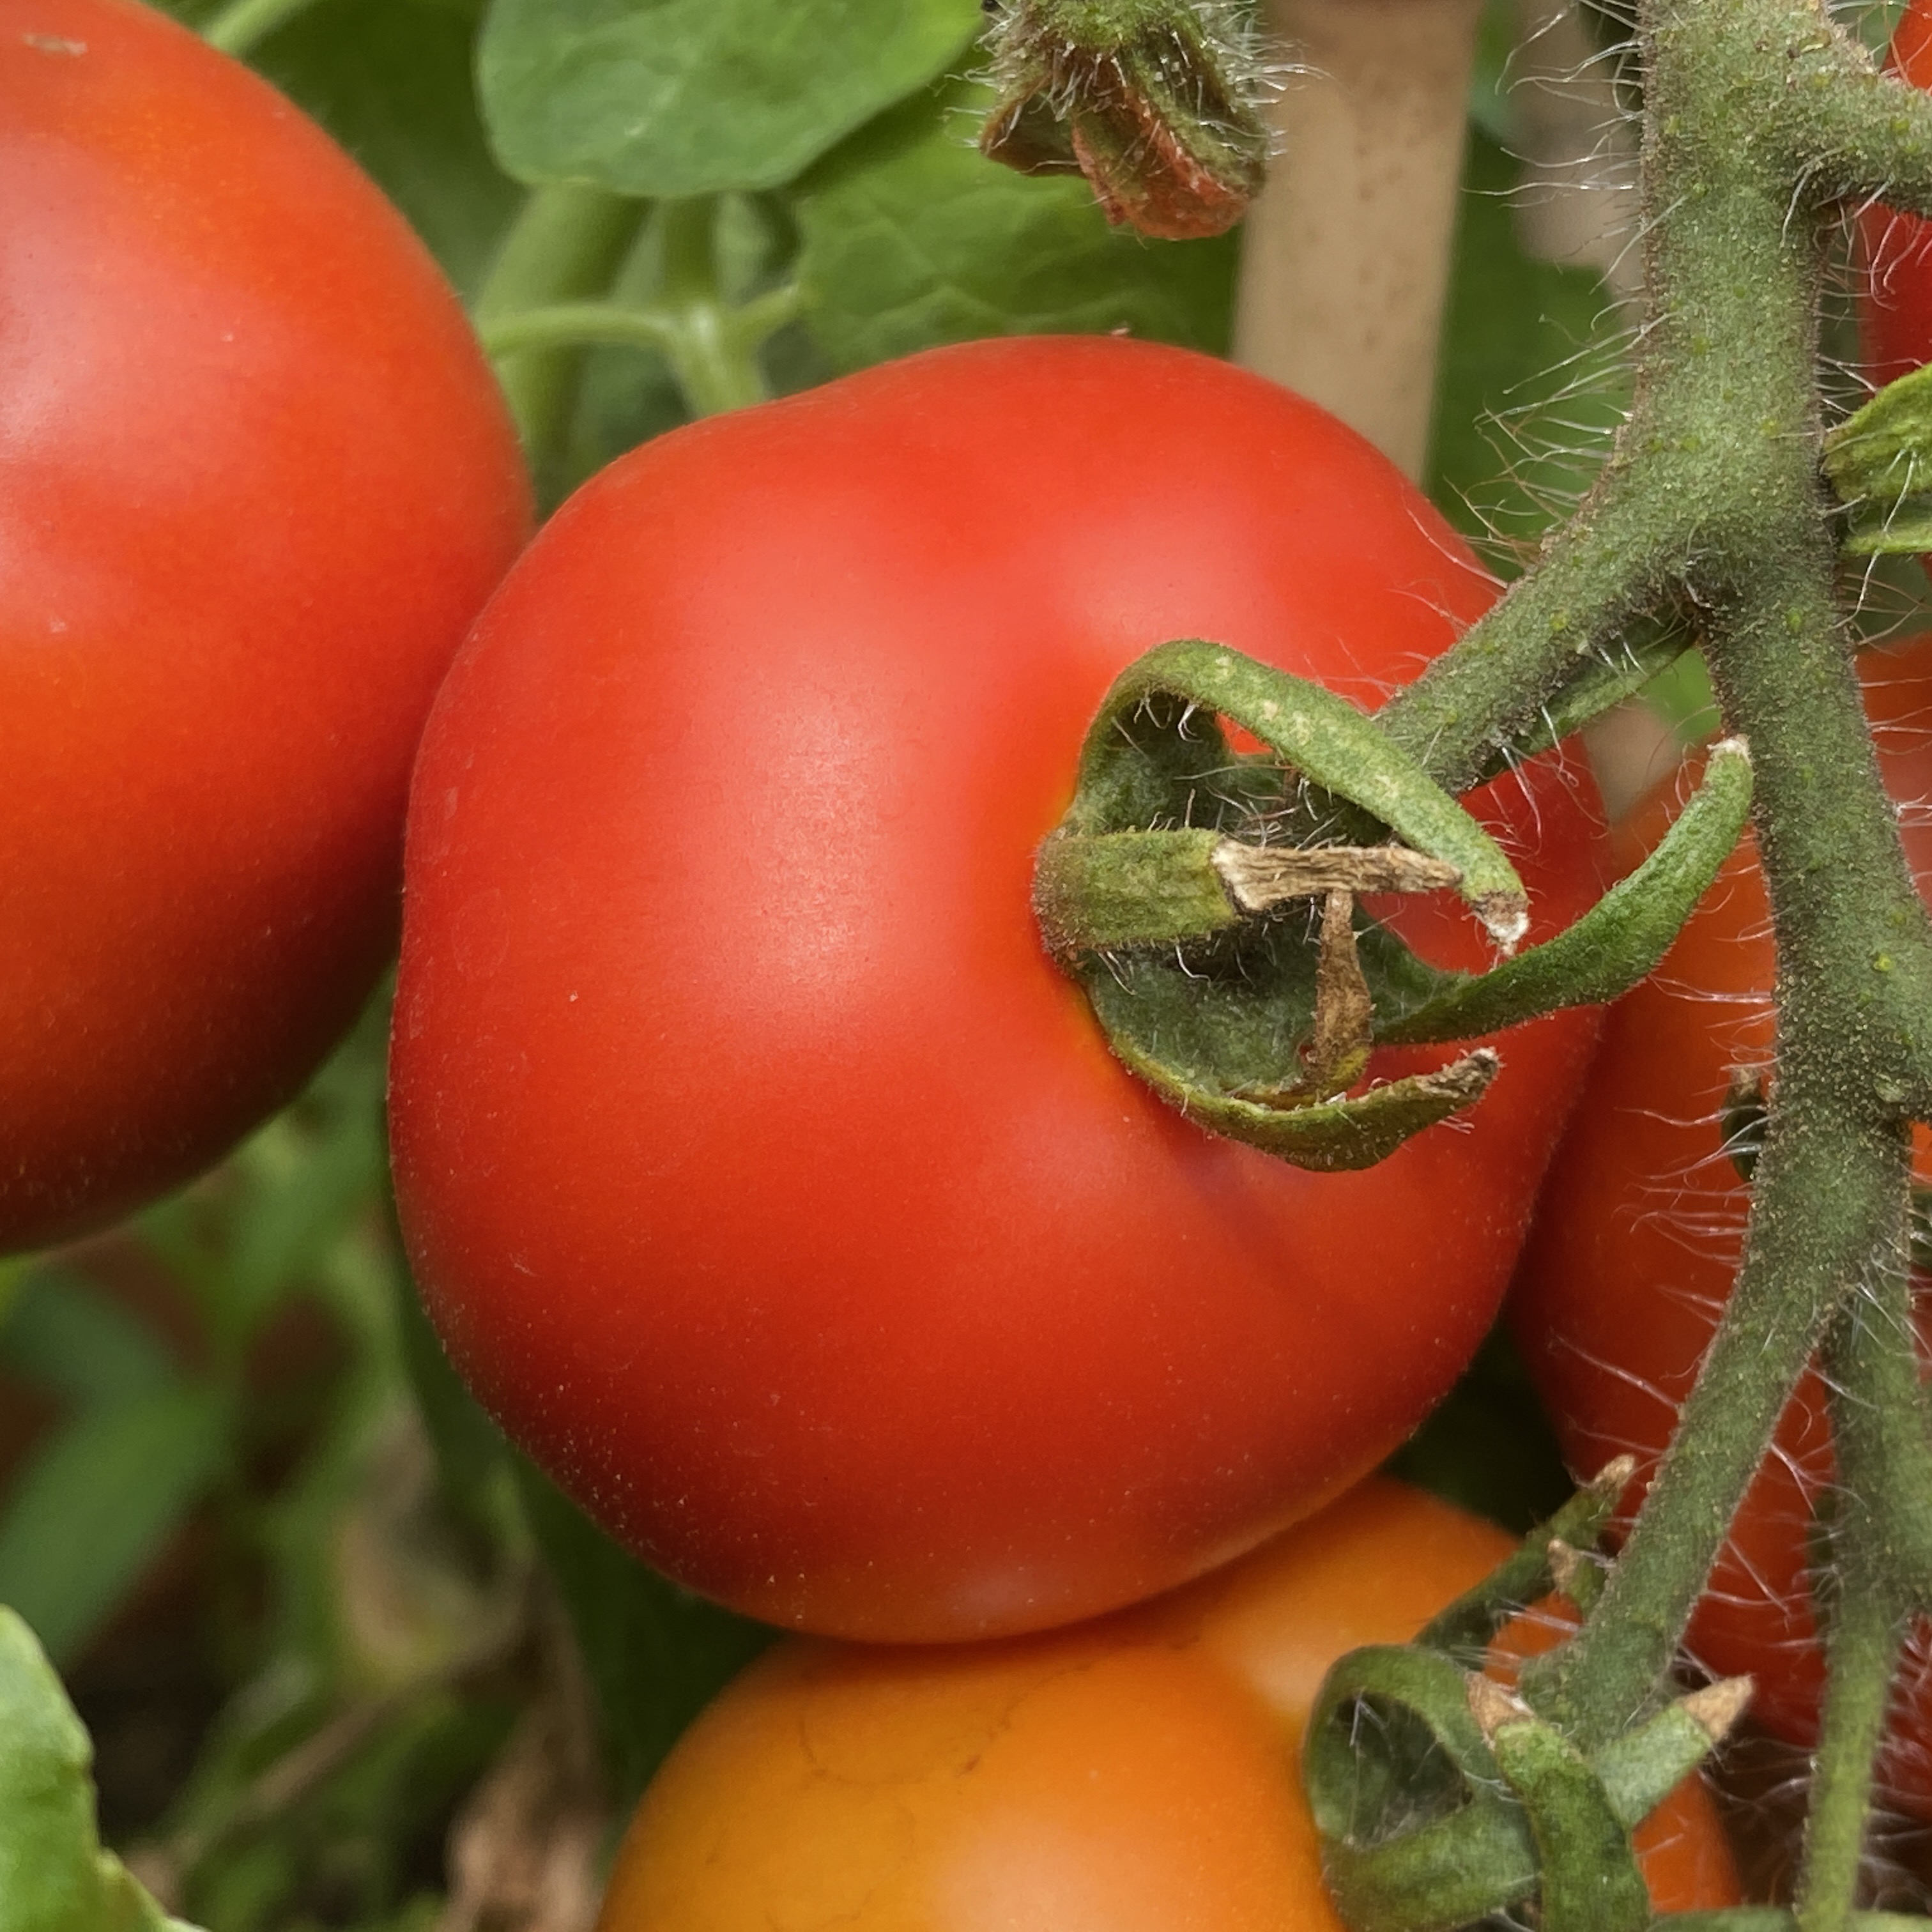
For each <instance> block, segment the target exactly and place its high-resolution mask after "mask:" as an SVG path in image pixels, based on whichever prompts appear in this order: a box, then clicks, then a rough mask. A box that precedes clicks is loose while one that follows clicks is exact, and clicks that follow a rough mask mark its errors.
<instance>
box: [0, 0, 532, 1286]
mask: <svg viewBox="0 0 1932 1932" xmlns="http://www.w3.org/2000/svg"><path fill="white" fill-rule="evenodd" d="M0 211H4V212H0V559H4V561H5V567H4V568H0V769H5V772H6V775H7V777H6V787H5V802H4V804H0V926H4V928H5V933H6V943H5V945H4V947H0V1250H5V1249H10V1248H20V1247H33V1246H36V1245H38V1244H43V1243H46V1242H49V1241H55V1240H59V1239H62V1238H65V1237H67V1236H69V1235H73V1234H74V1233H76V1232H79V1231H80V1230H81V1229H84V1228H86V1227H88V1226H92V1225H95V1224H97V1223H102V1222H105V1221H107V1220H111V1219H112V1218H113V1217H116V1216H118V1215H121V1214H125V1213H126V1212H127V1211H129V1210H130V1209H132V1208H134V1207H136V1206H137V1205H139V1204H140V1203H141V1202H143V1201H145V1199H148V1197H149V1196H152V1195H154V1194H155V1193H158V1192H159V1191H160V1190H163V1189H165V1188H167V1187H172V1186H173V1185H175V1184H176V1183H178V1182H180V1181H184V1180H186V1179H187V1178H188V1177H189V1176H190V1175H193V1173H195V1172H196V1171H197V1170H198V1169H200V1168H202V1167H203V1166H206V1165H207V1164H208V1163H209V1162H211V1161H212V1160H214V1159H215V1158H216V1157H217V1156H219V1155H220V1154H222V1153H223V1151H225V1150H226V1148H227V1147H228V1146H229V1144H230V1143H231V1142H233V1141H234V1140H235V1139H236V1138H237V1137H238V1136H240V1135H241V1134H242V1133H244V1132H245V1130H247V1129H248V1128H250V1127H253V1126H254V1124H256V1123H257V1121H260V1119H261V1118H263V1115H266V1114H267V1113H269V1112H271V1111H272V1109H275V1107H277V1106H279V1105H281V1103H283V1102H284V1101H285V1100H287V1099H289V1098H290V1096H291V1095H292V1094H293V1093H294V1092H295V1091H296V1089H297V1088H299V1086H300V1085H302V1082H303V1081H304V1080H305V1079H306V1078H307V1077H308V1075H309V1073H311V1071H312V1070H313V1069H314V1067H315V1065H316V1064H317V1061H319V1060H320V1058H321V1057H322V1056H323V1055H324V1054H325V1053H326V1052H327V1051H328V1050H329V1048H330V1047H331V1046H332V1045H333V1044H334V1043H335V1040H337V1038H338V1037H339V1036H340V1035H341V1033H342V1032H343V1031H344V1028H346V1027H347V1025H348V1024H349V1022H350V1020H351V1019H353V1017H354V1016H355V1015H356V1013H357V1011H358V1010H359V1009H360V1007H362V1004H363V1003H364V1002H365V1001H366V1000H367V999H368V997H369V995H370V993H371V991H372V989H374V984H375V982H376V978H377V974H379V973H380V971H381V969H382V967H383V963H384V962H385V960H386V959H387V958H388V956H389V950H390V948H391V947H392V944H393V943H394V940H395V929H396V922H397V887H398V872H399V866H400V859H401V835H402V819H403V808H404V799H405V794H406V790H407V782H408V776H409V769H410V760H411V757H412V756H413V752H414V750H415V747H416V738H417V736H418V734H419V732H420V730H421V729H422V721H423V718H424V717H425V714H426V713H427V712H428V708H429V702H430V699H431V696H432V694H434V691H435V689H436V686H437V681H438V679H440V676H442V673H443V669H444V667H445V666H446V664H447V663H448V661H449V658H450V655H451V654H452V652H453V651H454V650H455V647H456V645H457V643H458V640H459V639H460V637H461V636H462V634H463V630H464V629H465V628H466V626H467V625H468V623H469V620H470V619H471V618H472V616H475V612H476V610H477V608H478V606H479V605H480V604H481V602H482V601H483V599H484V597H485V596H486V595H487V594H488V592H489V591H490V588H491V587H492V586H493V584H494V583H495V582H496V579H497V578H498V577H499V576H500V575H501V574H502V571H503V570H504V568H505V566H506V565H508V562H509V561H510V559H511V557H512V556H514V554H515V552H516V550H517V547H518V545H519V544H520V541H522V538H523V535H524V534H525V532H526V526H527V522H528V518H529V503H528V498H527V493H526V486H525V483H524V481H523V473H522V466H521V463H520V459H519V457H518V455H517V448H516V443H515V440H514V435H513V433H512V431H511V425H510V423H509V421H508V417H507V416H506V414H505V410H504V409H503V407H502V402H501V400H500V398H499V396H498V395H497V393H496V386H495V383H494V382H493V379H492V377H491V375H490V371H489V368H488V367H487V365H486V364H485V362H484V360H483V358H482V356H481V353H480V352H479V350H478V348H477V346H476V344H475V340H474V338H472V335H470V332H469V328H468V326H467V325H466V323H465V321H464V320H463V314H462V311H461V310H460V308H459V307H458V303H457V302H456V299H455V296H453V295H452V293H451V291H450V290H449V288H448V287H446V285H445V284H444V283H443V279H442V278H441V276H440V275H439V273H438V272H437V269H436V267H435V266H434V263H432V262H431V260H430V258H429V257H428V254H427V253H426V252H425V251H424V250H423V248H422V247H421V246H420V245H419V244H418V243H417V242H416V239H414V237H413V236H412V235H411V234H410V233H409V231H408V230H407V228H406V227H405V226H404V224H403V222H402V220H401V217H399V216H398V214H396V213H395V211H394V210H393V209H392V208H391V207H390V206H389V204H388V202H386V201H385V200H384V199H383V196H381V194H380V193H378V192H377V190H376V189H375V187H374V186H373V185H372V184H371V183H370V182H369V181H368V180H367V179H365V178H364V176H363V175H362V174H361V173H360V172H359V171H358V170H357V169H356V167H355V166H353V163H350V160H348V159H347V157H346V156H344V154H342V153H341V151H339V150H338V148H336V147H335V145H333V144H332V142H330V141H329V139H327V138H326V136H324V135H323V134H322V133H320V130H317V128H315V127H313V126H312V125H311V124H310V123H309V122H308V121H305V119H304V118H302V115H299V113H296V110H294V109H293V108H292V107H290V105H289V104H288V103H287V101H284V100H283V99H282V98H281V96H280V95H278V94H276V93H275V91H274V90H273V89H271V88H270V87H269V86H267V85H266V83H263V82H262V81H260V80H257V78H256V77H254V75H252V74H250V73H249V72H248V70H247V69H245V68H242V67H241V66H239V65H237V64H236V62H233V61H231V60H229V59H227V58H225V57H224V56H223V55H219V54H217V53H215V52H213V51H212V50H211V49H209V48H208V46H205V45H204V44H203V43H202V42H201V41H200V40H197V39H196V37H194V36H193V34H190V33H188V32H187V31H184V29H183V28H180V27H178V26H175V25H174V24H172V23H171V22H169V20H166V19H165V18H164V17H163V16H161V15H160V14H159V13H154V12H151V11H150V10H148V9H147V8H145V7H139V6H135V5H128V4H125V0H0Z"/></svg>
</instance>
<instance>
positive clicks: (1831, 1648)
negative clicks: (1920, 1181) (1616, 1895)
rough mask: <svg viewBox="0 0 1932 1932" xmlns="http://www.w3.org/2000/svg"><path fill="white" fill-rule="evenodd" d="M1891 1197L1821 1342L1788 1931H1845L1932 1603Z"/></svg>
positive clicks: (1900, 1246)
mask: <svg viewBox="0 0 1932 1932" xmlns="http://www.w3.org/2000/svg"><path fill="white" fill-rule="evenodd" d="M1906 1157H1907V1158H1909V1154H1907V1156H1906ZM1824 1357H1825V1373H1826V1383H1827V1385H1828V1386H1829V1388H1830V1390H1831V1407H1832V1436H1833V1440H1834V1443H1835V1448H1836V1452H1837V1457H1838V1472H1837V1474H1838V1484H1837V1487H1836V1489H1835V1491H1834V1496H1835V1511H1834V1519H1833V1521H1832V1525H1831V1571H1830V1574H1829V1576H1828V1577H1826V1578H1825V1579H1823V1580H1822V1581H1821V1583H1820V1590H1819V1595H1820V1610H1821V1613H1822V1615H1821V1621H1822V1622H1823V1624H1824V1625H1825V1628H1826V1656H1827V1658H1828V1659H1829V1665H1830V1676H1829V1684H1828V1686H1827V1689H1826V1699H1825V1709H1824V1721H1823V1726H1822V1728H1821V1730H1820V1737H1819V1745H1818V1751H1817V1767H1818V1769H1817V1778H1816V1779H1815V1780H1814V1784H1813V1788H1812V1794H1811V1811H1810V1814H1809V1816H1808V1818H1807V1820H1806V1829H1805V1871H1804V1882H1803V1886H1802V1891H1801V1892H1800V1895H1799V1900H1798V1904H1797V1919H1798V1925H1799V1932H1846V1928H1847V1927H1848V1926H1849V1922H1850V1921H1851V1919H1852V1915H1853V1908H1854V1907H1855V1905H1856V1904H1857V1902H1858V1875H1859V1867H1860V1864H1861V1859H1862V1857H1863V1853H1864V1839H1865V1820H1866V1816H1867V1811H1868V1808H1869V1806H1870V1798H1871V1790H1872V1766H1873V1760H1874V1758H1875V1757H1876V1753H1877V1751H1878V1748H1879V1741H1880V1739H1881V1738H1882V1736H1883V1733H1884V1730H1885V1712H1886V1706H1887V1704H1888V1701H1889V1694H1890V1690H1891V1677H1892V1673H1893V1671H1894V1669H1895V1668H1896V1666H1897V1658H1898V1653H1899V1649H1900V1645H1901V1643H1903V1640H1904V1637H1905V1634H1906V1628H1907V1627H1908V1625H1909V1622H1910V1619H1911V1616H1912V1612H1913V1610H1914V1609H1915V1608H1916V1607H1922V1606H1924V1604H1927V1602H1928V1601H1932V1445H1929V1444H1928V1442H1927V1434H1926V1427H1925V1417H1924V1398H1923V1396H1922V1394H1921V1389H1920V1385H1919V1380H1918V1351H1917V1344H1916V1340H1915V1337H1914V1334H1913V1332H1912V1274H1911V1251H1910V1246H1909V1197H1908V1196H1906V1192H1905V1190H1903V1189H1901V1190H1900V1200H1899V1204H1898V1214H1897V1221H1896V1224H1895V1226H1894V1229H1893V1230H1892V1238H1891V1253H1890V1255H1889V1256H1888V1258H1887V1257H1881V1258H1880V1265H1877V1266H1876V1267H1875V1268H1873V1271H1872V1272H1871V1274H1870V1276H1869V1277H1868V1279H1867V1282H1866V1283H1865V1286H1864V1292H1863V1293H1862V1294H1860V1295H1855V1296H1853V1297H1852V1298H1851V1300H1850V1301H1849V1302H1847V1303H1846V1305H1845V1307H1843V1309H1842V1310H1841V1311H1840V1313H1839V1315H1838V1319H1837V1320H1836V1321H1835V1322H1833V1323H1832V1328H1831V1330H1830V1332H1829V1334H1828V1335H1827V1337H1826V1343H1825V1351H1824Z"/></svg>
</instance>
